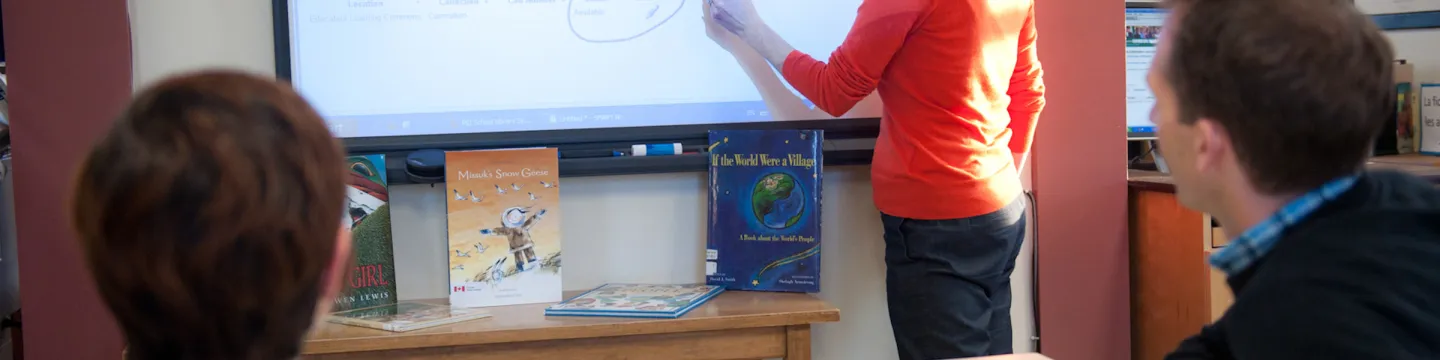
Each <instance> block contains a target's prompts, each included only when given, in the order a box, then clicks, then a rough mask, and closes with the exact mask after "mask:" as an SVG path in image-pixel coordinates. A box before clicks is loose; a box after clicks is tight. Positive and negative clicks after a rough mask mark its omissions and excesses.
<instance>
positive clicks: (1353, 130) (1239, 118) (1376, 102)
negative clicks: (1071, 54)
mask: <svg viewBox="0 0 1440 360" xmlns="http://www.w3.org/2000/svg"><path fill="white" fill-rule="evenodd" d="M1166 5H1167V6H1168V7H1170V8H1171V9H1173V10H1174V12H1173V15H1172V16H1173V17H1177V18H1174V19H1172V21H1170V22H1168V23H1167V27H1166V28H1165V29H1164V31H1165V32H1167V33H1169V34H1167V36H1166V37H1165V40H1162V41H1164V42H1165V43H1164V44H1162V46H1164V47H1166V48H1167V49H1168V50H1167V51H1168V52H1169V53H1168V54H1166V56H1167V58H1168V64H1166V66H1165V67H1164V70H1163V72H1162V74H1163V76H1164V78H1165V79H1166V80H1167V82H1168V83H1170V85H1172V88H1173V90H1174V94H1175V97H1176V98H1177V101H1178V107H1179V119H1178V120H1179V122H1180V123H1182V124H1193V123H1195V121H1197V120H1199V119H1208V120H1211V121H1214V122H1216V123H1218V125H1219V126H1220V127H1221V128H1223V130H1224V133H1225V134H1226V135H1228V137H1229V143H1230V144H1231V147H1232V149H1233V151H1234V153H1235V156H1236V158H1237V160H1238V162H1239V165H1240V166H1241V167H1242V168H1243V169H1244V172H1245V173H1246V175H1247V177H1248V178H1249V181H1250V182H1251V184H1252V185H1253V186H1254V187H1255V189H1256V190H1257V191H1259V192H1262V193H1270V194H1283V193H1296V192H1303V191H1307V190H1310V189H1312V188H1315V187H1318V186H1320V185H1321V184H1323V183H1325V182H1326V181H1328V180H1331V179H1334V178H1336V177H1340V176H1344V175H1347V174H1351V173H1355V172H1358V171H1359V170H1360V169H1361V168H1362V167H1363V165H1364V161H1365V158H1366V157H1368V156H1369V153H1370V148H1371V146H1373V141H1374V140H1375V138H1376V137H1377V136H1378V134H1379V131H1380V129H1381V128H1382V127H1383V125H1384V122H1385V121H1387V120H1388V119H1387V116H1388V115H1387V114H1388V113H1389V111H1390V110H1391V107H1393V106H1394V104H1395V98H1394V95H1393V94H1394V89H1395V86H1394V80H1393V77H1392V66H1393V64H1392V61H1393V59H1394V53H1393V50H1392V49H1391V46H1390V43H1389V41H1388V40H1387V39H1386V38H1385V36H1384V34H1383V33H1382V32H1381V31H1380V29H1379V28H1377V27H1376V26H1375V24H1374V23H1373V22H1372V21H1371V20H1370V19H1369V18H1368V17H1367V16H1365V15H1364V14H1362V13H1360V11H1358V10H1357V9H1356V8H1355V5H1354V4H1353V3H1352V2H1351V1H1350V0H1167V1H1166Z"/></svg>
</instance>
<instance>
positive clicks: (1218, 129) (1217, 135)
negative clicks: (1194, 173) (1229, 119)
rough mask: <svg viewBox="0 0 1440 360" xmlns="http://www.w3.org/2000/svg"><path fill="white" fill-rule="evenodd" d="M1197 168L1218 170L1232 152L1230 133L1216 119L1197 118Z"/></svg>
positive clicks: (1195, 132) (1195, 134)
mask: <svg viewBox="0 0 1440 360" xmlns="http://www.w3.org/2000/svg"><path fill="white" fill-rule="evenodd" d="M1193 134H1194V136H1195V168H1196V169H1197V170H1202V171H1203V170H1216V169H1218V168H1219V167H1220V166H1221V165H1222V164H1224V163H1225V157H1226V156H1229V154H1230V135H1229V134H1228V133H1226V132H1225V128H1224V127H1222V126H1221V125H1220V123H1218V122H1216V121H1215V120H1211V119H1208V118H1200V119H1198V120H1195V131H1194V132H1193Z"/></svg>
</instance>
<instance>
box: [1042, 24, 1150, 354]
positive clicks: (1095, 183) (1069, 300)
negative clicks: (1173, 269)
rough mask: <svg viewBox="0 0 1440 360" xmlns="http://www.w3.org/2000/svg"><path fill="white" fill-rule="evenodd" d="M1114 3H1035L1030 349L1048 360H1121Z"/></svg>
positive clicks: (1124, 343)
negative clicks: (1034, 291) (1035, 265)
mask: <svg viewBox="0 0 1440 360" xmlns="http://www.w3.org/2000/svg"><path fill="white" fill-rule="evenodd" d="M1124 6H1125V4H1124V3H1123V2H1121V1H1115V0H1037V10H1036V12H1037V14H1036V17H1037V22H1036V24H1037V26H1038V27H1039V30H1040V38H1039V52H1040V60H1041V62H1042V63H1043V64H1044V66H1045V83H1046V86H1047V93H1046V100H1047V102H1048V104H1047V107H1046V109H1045V117H1044V119H1043V120H1042V123H1043V124H1042V125H1041V126H1040V131H1039V132H1038V133H1036V141H1035V142H1036V145H1035V154H1034V156H1035V159H1034V161H1035V178H1034V181H1035V195H1036V197H1038V198H1039V202H1040V204H1039V216H1038V217H1039V223H1040V227H1039V229H1040V244H1039V249H1040V250H1039V252H1040V254H1039V259H1040V264H1041V266H1040V276H1039V283H1040V297H1041V301H1040V319H1041V323H1040V338H1041V349H1040V351H1041V352H1043V353H1045V354H1046V355H1049V356H1050V357H1053V358H1056V359H1065V360H1089V359H1094V360H1112V359H1127V358H1129V357H1130V339H1129V334H1130V296H1129V293H1130V271H1129V258H1130V256H1129V240H1128V239H1127V234H1126V230H1127V229H1126V223H1127V221H1128V219H1127V215H1126V214H1127V210H1126V201H1125V199H1126V182H1125V180H1126V173H1125V171H1126V170H1125V167H1126V164H1125V155H1126V147H1125V138H1124V136H1125V135H1124V134H1125V129H1124V126H1125V125H1124V122H1125V120H1124V119H1125V102H1124V101H1123V99H1124V98H1125V93H1124V91H1125V77H1124V75H1123V74H1124V73H1125V65H1124V64H1125V61H1124V56H1125V49H1124V42H1121V41H1120V40H1119V36H1118V35H1119V34H1120V32H1119V31H1120V29H1121V28H1123V27H1124V16H1123V14H1124V11H1125V10H1124Z"/></svg>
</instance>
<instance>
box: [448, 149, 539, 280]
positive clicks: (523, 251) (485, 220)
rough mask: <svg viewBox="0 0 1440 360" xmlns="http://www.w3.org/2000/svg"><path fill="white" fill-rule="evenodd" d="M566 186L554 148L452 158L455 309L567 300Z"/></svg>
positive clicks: (482, 152) (455, 154) (450, 208)
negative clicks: (563, 254)
mask: <svg viewBox="0 0 1440 360" xmlns="http://www.w3.org/2000/svg"><path fill="white" fill-rule="evenodd" d="M559 182H560V176H559V155H558V154H557V153H556V150H555V149H553V148H529V149H508V150H476V151H452V152H448V153H446V154H445V183H446V186H447V187H449V191H447V193H448V194H447V195H448V196H447V198H448V199H447V201H446V204H447V206H446V210H447V211H446V212H447V215H446V218H447V220H448V228H449V245H450V246H449V249H448V250H447V252H448V254H447V257H448V258H449V259H450V261H449V262H450V304H451V305H454V306H461V307H485V306H503V305H516V304H533V303H543V302H557V301H560V299H561V297H562V295H561V287H560V187H559V186H560V185H559Z"/></svg>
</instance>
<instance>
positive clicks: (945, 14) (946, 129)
mask: <svg viewBox="0 0 1440 360" xmlns="http://www.w3.org/2000/svg"><path fill="white" fill-rule="evenodd" d="M751 1H752V0H709V2H708V3H707V7H708V8H707V9H706V11H707V13H708V14H707V16H706V19H707V20H708V21H712V22H713V24H717V25H719V26H721V27H723V28H725V29H726V30H729V31H730V32H731V33H734V34H735V35H737V36H738V37H739V38H740V39H742V40H743V42H744V43H745V44H747V45H749V46H750V47H751V48H753V49H754V50H755V51H756V52H757V53H759V54H760V55H761V56H762V57H764V58H765V59H766V61H767V62H769V63H770V65H771V66H774V67H775V68H776V69H779V70H780V72H781V75H782V76H784V78H785V80H786V81H788V82H789V83H790V85H791V86H792V87H794V88H795V89H796V90H798V91H799V92H800V93H801V94H803V95H805V97H806V98H809V99H810V100H811V101H812V102H814V103H815V105H816V107H817V108H819V109H821V110H824V111H825V112H826V113H829V114H831V115H836V116H839V115H841V114H844V113H845V112H846V111H848V110H850V109H851V107H853V106H855V104H856V103H857V102H858V101H860V100H861V99H862V98H864V97H866V96H867V95H869V94H870V93H872V92H877V93H878V94H879V95H880V98H881V99H882V101H883V103H884V106H885V111H884V115H883V116H882V119H881V131H880V138H879V139H878V142H877V144H876V148H875V159H874V161H873V165H872V174H871V179H872V184H873V186H874V200H875V206H876V207H877V208H878V209H879V210H880V212H881V213H882V215H881V218H882V221H883V222H884V225H885V236H884V237H885V243H886V250H885V262H886V268H887V269H886V289H887V294H888V296H887V297H888V301H889V306H890V322H891V325H892V327H893V328H894V335H895V342H896V345H897V347H898V348H899V352H900V357H901V358H902V359H936V358H958V357H969V356H980V355H988V354H1001V353H1009V352H1011V350H1012V349H1011V326H1010V316H1009V313H1010V282H1009V278H1010V273H1011V271H1012V270H1013V269H1014V267H1015V257H1016V256H1017V255H1018V252H1019V250H1020V243H1021V242H1022V241H1023V239H1024V236H1025V222H1026V221H1025V220H1026V219H1025V218H1024V213H1025V203H1024V201H1023V199H1022V198H1023V196H1022V191H1023V189H1022V187H1021V184H1020V177H1019V168H1020V166H1022V165H1023V164H1024V163H1025V158H1026V154H1028V153H1029V151H1030V142H1031V140H1032V139H1033V137H1034V128H1035V125H1036V119H1037V118H1038V117H1039V115H1040V111H1041V109H1042V108H1043V107H1044V104H1045V101H1044V84H1043V82H1042V81H1041V73H1042V71H1041V67H1040V61H1039V59H1038V58H1037V55H1036V50H1035V38H1036V29H1035V23H1034V1H1033V0H955V1H936V0H886V1H876V0H866V1H864V2H863V3H862V4H861V5H860V9H859V12H858V13H857V14H856V19H855V24H854V25H853V26H852V28H851V30H850V33H849V34H848V35H847V37H846V39H845V41H844V42H843V43H842V44H841V45H840V47H839V48H838V49H836V50H835V52H834V53H832V54H830V57H829V61H828V62H821V61H819V60H816V59H814V58H812V57H811V56H810V55H808V54H804V53H801V52H799V51H796V50H795V49H794V47H792V46H790V45H789V44H788V43H787V42H786V41H785V39H783V38H781V37H780V36H779V35H778V34H776V33H775V31H774V30H771V29H770V27H769V26H767V25H766V24H765V23H764V21H763V20H762V19H761V18H760V16H759V14H757V13H756V11H755V7H754V6H753V4H752V3H751Z"/></svg>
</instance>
